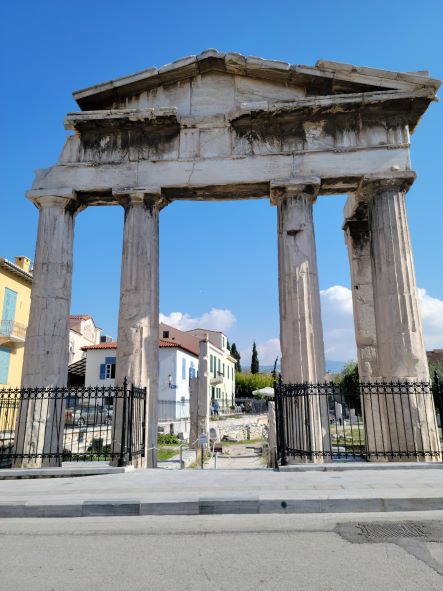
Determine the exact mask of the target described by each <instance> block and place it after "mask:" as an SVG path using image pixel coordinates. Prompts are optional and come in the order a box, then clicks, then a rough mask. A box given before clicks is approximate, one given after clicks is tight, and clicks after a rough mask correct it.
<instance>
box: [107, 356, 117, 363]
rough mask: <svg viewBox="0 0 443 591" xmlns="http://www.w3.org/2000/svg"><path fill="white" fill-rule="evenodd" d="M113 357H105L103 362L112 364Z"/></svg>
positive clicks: (113, 361)
mask: <svg viewBox="0 0 443 591" xmlns="http://www.w3.org/2000/svg"><path fill="white" fill-rule="evenodd" d="M115 359H116V358H115V357H105V363H109V365H112V364H113V363H115Z"/></svg>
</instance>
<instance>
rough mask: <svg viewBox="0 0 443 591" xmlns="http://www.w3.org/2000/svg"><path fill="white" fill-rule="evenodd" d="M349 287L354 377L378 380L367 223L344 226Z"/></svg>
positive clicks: (358, 221) (357, 222) (347, 222)
mask: <svg viewBox="0 0 443 591" xmlns="http://www.w3.org/2000/svg"><path fill="white" fill-rule="evenodd" d="M344 231H345V237H346V244H347V247H348V255H349V264H350V271H351V283H352V306H353V311H354V327H355V340H356V344H357V359H358V373H359V376H360V380H361V381H362V382H367V381H369V380H370V379H372V378H377V377H378V359H377V338H376V330H375V312H374V292H373V286H372V267H371V251H370V246H371V245H370V232H369V223H368V220H367V219H366V220H349V221H346V222H345V225H344Z"/></svg>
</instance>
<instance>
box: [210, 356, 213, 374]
mask: <svg viewBox="0 0 443 591" xmlns="http://www.w3.org/2000/svg"><path fill="white" fill-rule="evenodd" d="M209 359H210V371H211V372H213V371H214V355H210V356H209Z"/></svg>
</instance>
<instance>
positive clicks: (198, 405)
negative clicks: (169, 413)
mask: <svg viewBox="0 0 443 591" xmlns="http://www.w3.org/2000/svg"><path fill="white" fill-rule="evenodd" d="M193 382H194V383H193V384H192V388H191V400H190V415H191V417H190V428H189V431H190V432H189V447H190V448H191V449H194V448H195V447H198V444H196V443H195V442H196V440H197V439H198V438H199V436H200V435H201V434H202V433H207V434H209V387H210V373H209V341H208V338H207V336H206V338H205V339H202V340H201V341H200V343H199V355H198V378H197V379H196V380H193Z"/></svg>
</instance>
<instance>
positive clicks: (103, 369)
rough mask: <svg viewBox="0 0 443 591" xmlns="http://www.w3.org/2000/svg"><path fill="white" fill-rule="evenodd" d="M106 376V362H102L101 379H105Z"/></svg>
mask: <svg viewBox="0 0 443 591" xmlns="http://www.w3.org/2000/svg"><path fill="white" fill-rule="evenodd" d="M105 378H106V363H101V364H100V379H101V380H104V379H105Z"/></svg>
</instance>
